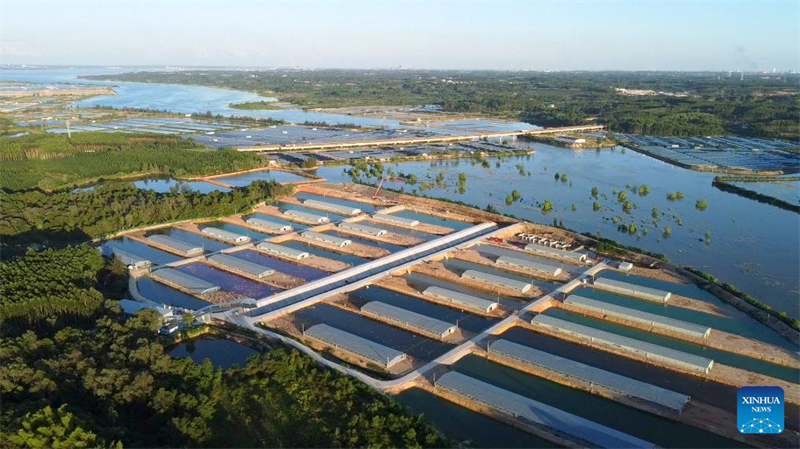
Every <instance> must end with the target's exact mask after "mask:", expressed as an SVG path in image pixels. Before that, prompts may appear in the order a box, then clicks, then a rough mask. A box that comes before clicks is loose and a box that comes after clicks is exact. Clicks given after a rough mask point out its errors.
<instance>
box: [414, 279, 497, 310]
mask: <svg viewBox="0 0 800 449" xmlns="http://www.w3.org/2000/svg"><path fill="white" fill-rule="evenodd" d="M422 294H423V295H426V296H430V297H432V298H436V299H439V300H441V301H445V302H450V303H453V304H455V305H459V306H462V307H464V308H465V309H472V310H478V311H481V312H484V313H489V312H491V311H492V310H494V309H496V308H497V305H498V304H497V302H496V301H490V300H488V299H483V298H478V297H477V296H472V295H468V294H466V293H461V292H457V291H455V290H448V289H446V288H442V287H438V286H436V285H432V286H430V287H428V288H426V289H425V291H423V292H422Z"/></svg>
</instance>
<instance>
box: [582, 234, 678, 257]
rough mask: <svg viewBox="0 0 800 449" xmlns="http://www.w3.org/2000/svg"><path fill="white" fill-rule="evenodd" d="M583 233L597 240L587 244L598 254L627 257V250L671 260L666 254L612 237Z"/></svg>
mask: <svg viewBox="0 0 800 449" xmlns="http://www.w3.org/2000/svg"><path fill="white" fill-rule="evenodd" d="M583 235H585V236H587V237H590V238H591V239H593V240H595V241H596V243H595V242H588V243H587V244H586V246H587V248H589V249H591V250H592V251H594V252H596V253H598V254H605V255H608V256H611V257H626V252H627V251H631V252H634V253H639V254H645V255H647V256H650V257H652V258H654V259H658V260H661V261H663V262H669V258H667V256H666V255H665V254H658V253H653V252H650V251H647V250H644V249H642V248H637V247H635V246H630V245H624V244H622V243H619V242H616V241H614V240H611V239H607V238H603V237H600V236H596V235H593V234H592V233H590V232H586V233H584V234H583Z"/></svg>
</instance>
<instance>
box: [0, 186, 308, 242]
mask: <svg viewBox="0 0 800 449" xmlns="http://www.w3.org/2000/svg"><path fill="white" fill-rule="evenodd" d="M291 191H292V188H291V187H285V186H282V185H280V184H278V183H276V182H266V181H256V182H253V183H252V184H250V185H248V186H246V187H241V188H236V189H233V190H231V191H230V192H219V191H215V192H211V193H208V194H201V193H197V192H188V193H180V192H168V193H157V192H155V191H152V190H140V189H137V188H135V187H133V185H131V184H130V183H120V184H110V185H106V186H99V187H97V188H96V189H94V190H92V191H88V192H82V193H70V192H56V193H45V192H41V191H38V190H31V191H24V192H4V194H3V195H2V196H0V210H1V211H2V216H1V217H0V237H2V242H3V243H2V245H3V246H2V249H3V250H4V251H6V252H7V251H11V252H12V253H13V252H18V251H20V250H21V249H24V246H26V245H31V244H39V243H45V244H47V243H51V244H54V245H64V244H68V243H79V242H83V241H86V240H88V239H91V238H97V237H102V236H105V235H109V234H112V233H114V232H118V231H122V230H125V229H131V228H136V227H140V226H147V225H152V224H158V223H166V222H170V221H176V220H186V219H192V218H202V217H219V216H223V215H231V214H234V213H238V212H244V211H247V210H249V209H250V208H251V207H252V206H254V205H256V204H257V203H259V202H262V201H266V202H268V203H269V202H271V201H272V200H273V198H275V197H276V196H279V195H285V194H289V193H291Z"/></svg>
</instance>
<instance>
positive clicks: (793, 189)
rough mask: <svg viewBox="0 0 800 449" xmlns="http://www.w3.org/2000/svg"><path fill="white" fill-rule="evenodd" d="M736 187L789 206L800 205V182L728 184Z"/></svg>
mask: <svg viewBox="0 0 800 449" xmlns="http://www.w3.org/2000/svg"><path fill="white" fill-rule="evenodd" d="M729 184H733V185H735V186H737V187H742V188H744V189H747V190H752V191H754V192H758V193H760V194H762V195H767V196H771V197H773V198H778V199H779V200H783V201H786V202H787V203H789V204H795V205H797V204H800V181H781V182H729Z"/></svg>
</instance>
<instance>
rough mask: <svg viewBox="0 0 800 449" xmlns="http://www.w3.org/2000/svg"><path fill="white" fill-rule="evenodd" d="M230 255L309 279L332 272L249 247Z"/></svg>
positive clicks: (322, 276)
mask: <svg viewBox="0 0 800 449" xmlns="http://www.w3.org/2000/svg"><path fill="white" fill-rule="evenodd" d="M230 255H231V256H233V257H236V258H239V259H244V260H249V261H250V262H254V263H257V264H259V265H263V266H265V267H270V268H272V269H273V270H275V271H277V272H279V273H285V274H289V275H292V276H294V277H298V278H300V279H305V280H307V281H313V280H316V279H322V278H324V277H325V276H328V275H329V274H330V273H328V272H327V271H322V270H318V269H316V268H311V267H309V266H306V265H301V264H295V263H291V262H286V261H284V260H281V259H276V258H274V257H270V256H268V255H266V254H263V253H260V252H258V251H252V250H249V249H248V250H243V251H236V252H235V253H230Z"/></svg>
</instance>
